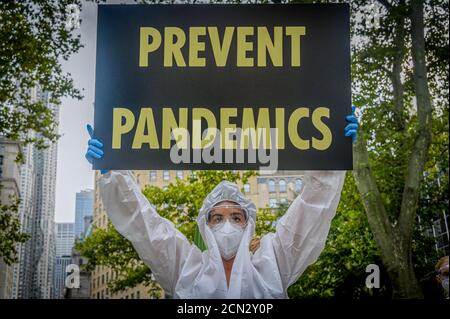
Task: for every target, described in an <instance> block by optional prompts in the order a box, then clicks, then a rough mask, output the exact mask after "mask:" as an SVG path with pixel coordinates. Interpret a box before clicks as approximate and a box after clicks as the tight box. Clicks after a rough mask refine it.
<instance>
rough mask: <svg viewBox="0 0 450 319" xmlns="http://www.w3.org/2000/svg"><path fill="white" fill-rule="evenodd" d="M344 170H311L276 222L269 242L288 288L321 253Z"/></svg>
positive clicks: (338, 194) (334, 209) (282, 278)
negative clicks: (298, 191)
mask: <svg viewBox="0 0 450 319" xmlns="http://www.w3.org/2000/svg"><path fill="white" fill-rule="evenodd" d="M344 178H345V171H310V172H306V174H305V176H304V178H303V183H304V184H303V188H302V189H301V192H300V194H299V195H298V196H297V198H296V199H295V200H294V201H293V202H292V204H291V205H290V207H289V209H288V210H287V212H286V213H285V214H284V215H283V217H282V218H280V220H279V221H278V223H277V227H276V233H275V235H274V237H273V239H272V243H273V248H274V252H275V256H276V259H277V263H278V268H279V271H280V275H281V280H282V282H283V287H284V288H285V289H287V288H288V287H289V286H290V285H292V284H293V283H295V281H296V280H297V279H298V278H299V277H300V275H301V274H302V273H303V272H304V271H305V269H306V267H308V266H309V265H310V264H312V263H314V262H315V261H316V260H317V258H318V257H319V255H320V253H321V252H322V250H323V248H324V246H325V241H326V239H327V236H328V231H329V229H330V223H331V220H332V219H333V217H334V215H335V213H336V209H337V206H338V204H339V199H340V196H341V190H342V185H343V183H344Z"/></svg>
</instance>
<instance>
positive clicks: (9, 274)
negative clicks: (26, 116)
mask: <svg viewBox="0 0 450 319" xmlns="http://www.w3.org/2000/svg"><path fill="white" fill-rule="evenodd" d="M20 150H21V149H20V145H19V143H17V142H14V141H10V140H7V139H4V138H3V137H0V204H3V205H10V204H12V203H13V202H14V200H15V199H17V198H19V197H20V189H19V182H20V171H19V164H18V163H17V162H16V158H17V155H18V154H19V152H20ZM13 275H14V268H13V265H7V264H6V263H5V262H4V260H3V258H0V299H9V298H12V297H13V284H14V281H13Z"/></svg>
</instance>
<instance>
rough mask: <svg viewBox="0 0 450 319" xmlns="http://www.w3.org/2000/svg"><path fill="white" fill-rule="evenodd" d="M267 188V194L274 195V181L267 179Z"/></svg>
mask: <svg viewBox="0 0 450 319" xmlns="http://www.w3.org/2000/svg"><path fill="white" fill-rule="evenodd" d="M267 187H268V188H269V193H275V181H274V180H273V179H269V181H268V182H267Z"/></svg>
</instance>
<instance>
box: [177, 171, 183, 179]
mask: <svg viewBox="0 0 450 319" xmlns="http://www.w3.org/2000/svg"><path fill="white" fill-rule="evenodd" d="M177 177H178V178H179V179H183V171H177Z"/></svg>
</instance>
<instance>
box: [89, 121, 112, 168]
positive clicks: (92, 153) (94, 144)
mask: <svg viewBox="0 0 450 319" xmlns="http://www.w3.org/2000/svg"><path fill="white" fill-rule="evenodd" d="M86 127H87V131H88V133H89V136H90V139H89V141H88V149H87V152H86V155H85V157H86V159H87V160H88V162H89V163H91V164H92V163H93V162H94V159H100V158H102V157H103V154H104V153H103V143H102V142H100V141H99V140H97V139H95V138H94V128H93V127H92V126H91V125H90V124H88V125H87V126H86ZM108 171H109V170H108V169H102V170H100V173H102V174H105V173H106V172H108Z"/></svg>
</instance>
